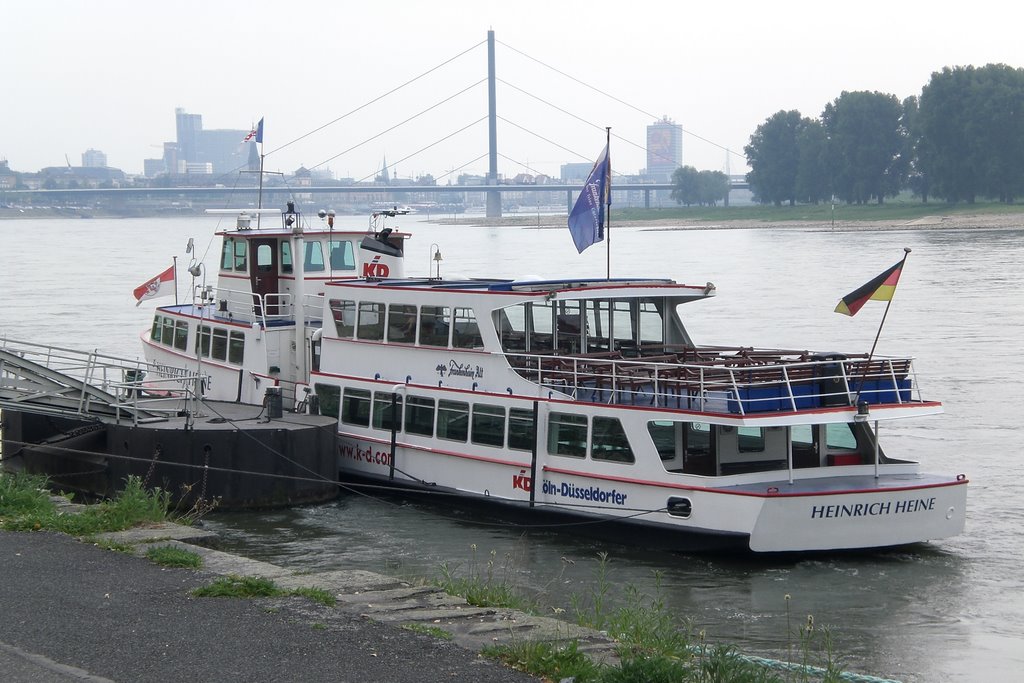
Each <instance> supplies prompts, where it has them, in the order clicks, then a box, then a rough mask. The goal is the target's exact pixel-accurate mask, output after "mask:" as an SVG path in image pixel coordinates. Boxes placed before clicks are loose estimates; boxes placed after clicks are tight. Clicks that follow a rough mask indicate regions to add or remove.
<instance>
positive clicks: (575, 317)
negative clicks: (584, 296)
mask: <svg viewBox="0 0 1024 683" xmlns="http://www.w3.org/2000/svg"><path fill="white" fill-rule="evenodd" d="M557 321H558V327H557V328H556V331H557V336H558V352H559V353H561V354H566V355H571V356H575V355H577V354H578V353H579V351H580V339H582V334H583V319H582V317H581V316H580V302H579V301H562V302H559V304H558V319H557Z"/></svg>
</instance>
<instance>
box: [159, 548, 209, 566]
mask: <svg viewBox="0 0 1024 683" xmlns="http://www.w3.org/2000/svg"><path fill="white" fill-rule="evenodd" d="M146 557H147V558H148V559H149V560H150V562H154V563H156V564H158V565H160V566H162V567H182V568H186V569H199V568H200V567H202V566H203V558H201V557H200V556H199V555H197V554H196V553H194V552H192V551H191V550H185V549H184V548H176V547H174V546H173V545H161V546H153V547H151V548H149V549H147V550H146Z"/></svg>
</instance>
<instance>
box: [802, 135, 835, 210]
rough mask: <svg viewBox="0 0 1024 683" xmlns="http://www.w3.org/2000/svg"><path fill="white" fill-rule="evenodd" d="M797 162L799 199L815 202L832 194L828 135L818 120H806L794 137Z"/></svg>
mask: <svg viewBox="0 0 1024 683" xmlns="http://www.w3.org/2000/svg"><path fill="white" fill-rule="evenodd" d="M796 147H797V152H798V154H799V164H798V166H797V173H796V196H797V198H798V199H799V200H800V201H803V202H810V203H811V204H817V203H818V202H821V201H824V200H826V199H828V198H829V197H831V195H832V183H831V181H830V175H831V172H830V169H829V166H828V137H827V136H826V135H825V128H824V126H822V125H821V122H820V121H811V120H808V121H807V122H806V123H805V124H804V126H803V127H802V129H801V130H800V132H799V133H798V134H797V137H796Z"/></svg>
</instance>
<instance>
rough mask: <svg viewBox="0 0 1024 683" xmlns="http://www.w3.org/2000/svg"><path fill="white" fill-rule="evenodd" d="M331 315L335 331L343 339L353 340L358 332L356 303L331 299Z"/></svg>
mask: <svg viewBox="0 0 1024 683" xmlns="http://www.w3.org/2000/svg"><path fill="white" fill-rule="evenodd" d="M330 306H331V315H332V316H333V317H334V329H335V330H336V331H337V333H338V336H339V337H341V338H343V339H351V338H352V335H354V334H355V331H356V302H355V301H349V300H347V299H331V300H330Z"/></svg>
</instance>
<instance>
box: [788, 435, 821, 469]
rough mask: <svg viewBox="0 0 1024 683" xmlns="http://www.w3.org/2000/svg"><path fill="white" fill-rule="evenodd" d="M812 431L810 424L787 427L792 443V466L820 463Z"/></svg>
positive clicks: (807, 465) (813, 465)
mask: <svg viewBox="0 0 1024 683" xmlns="http://www.w3.org/2000/svg"><path fill="white" fill-rule="evenodd" d="M814 431H815V428H814V427H813V426H812V425H793V426H792V427H790V428H789V435H790V436H789V438H790V441H791V442H792V445H793V446H792V447H793V467H818V466H819V465H820V464H821V459H820V458H819V457H818V447H817V445H816V444H815V439H814Z"/></svg>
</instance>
